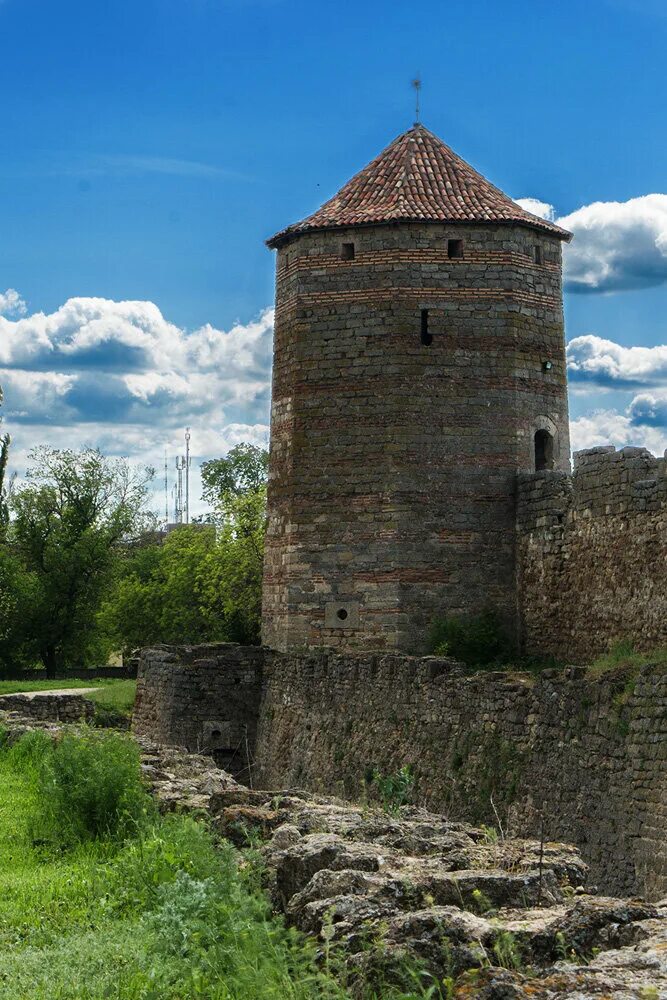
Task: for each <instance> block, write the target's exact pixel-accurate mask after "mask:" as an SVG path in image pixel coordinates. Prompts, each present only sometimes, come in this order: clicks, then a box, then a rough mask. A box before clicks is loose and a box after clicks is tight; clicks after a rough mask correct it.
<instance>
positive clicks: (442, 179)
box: [267, 124, 571, 247]
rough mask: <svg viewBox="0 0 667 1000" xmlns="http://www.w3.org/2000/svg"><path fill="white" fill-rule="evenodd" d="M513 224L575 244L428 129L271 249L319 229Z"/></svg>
mask: <svg viewBox="0 0 667 1000" xmlns="http://www.w3.org/2000/svg"><path fill="white" fill-rule="evenodd" d="M399 221H422V222H482V223H491V222H508V223H514V224H519V225H525V226H531V227H532V228H534V229H540V230H543V231H544V230H546V231H547V232H549V233H552V234H553V235H555V236H558V237H559V238H560V239H563V240H570V239H571V234H570V233H568V232H567V231H566V230H565V229H561V228H560V227H559V226H556V225H554V224H553V223H552V222H547V221H546V220H545V219H540V218H539V217H538V216H536V215H532V214H531V213H530V212H526V211H525V210H524V209H523V208H521V206H520V205H517V203H516V202H514V201H512V199H511V198H508V196H507V195H506V194H503V192H502V191H501V190H499V188H497V187H494V185H493V184H491V183H490V181H487V179H486V178H485V177H482V175H481V174H478V173H477V171H476V170H473V168H472V167H471V166H470V164H468V163H466V162H465V160H462V159H461V157H460V156H457V155H456V153H455V152H454V151H453V150H452V149H450V148H449V146H446V145H445V143H444V142H442V140H441V139H438V137H437V136H436V135H434V134H433V133H432V132H429V130H428V129H427V128H425V127H424V126H423V125H420V124H417V125H414V126H413V127H412V128H411V129H408V131H407V132H404V133H403V134H402V135H399V136H398V138H397V139H394V141H393V142H392V143H390V144H389V145H388V146H387V148H386V149H384V150H383V151H382V152H381V153H380V155H379V156H376V157H375V159H374V160H372V161H371V163H369V164H368V166H367V167H364V169H363V170H360V171H359V173H358V174H355V176H354V177H353V178H352V180H350V181H348V182H347V184H346V185H345V186H344V187H342V188H341V189H340V191H339V192H338V194H336V195H334V196H333V198H330V199H329V201H327V202H325V204H324V205H322V207H321V208H319V209H318V210H317V211H316V212H314V213H313V214H312V215H309V216H308V218H307V219H303V221H302V222H296V223H294V225H292V226H288V227H287V228H286V229H283V230H281V232H279V233H276V235H275V236H273V237H272V238H271V239H270V240H267V243H268V246H270V247H276V246H279V245H280V244H281V243H283V242H284V241H285V240H286V239H289V237H291V236H296V235H298V234H299V233H306V232H310V231H312V230H315V229H337V228H340V227H342V226H360V225H369V224H373V223H375V224H378V223H384V222H399Z"/></svg>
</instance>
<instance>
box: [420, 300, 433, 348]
mask: <svg viewBox="0 0 667 1000" xmlns="http://www.w3.org/2000/svg"><path fill="white" fill-rule="evenodd" d="M421 342H422V344H424V345H425V346H426V347H429V346H430V345H431V344H432V343H433V336H432V334H430V333H429V332H428V309H422V311H421Z"/></svg>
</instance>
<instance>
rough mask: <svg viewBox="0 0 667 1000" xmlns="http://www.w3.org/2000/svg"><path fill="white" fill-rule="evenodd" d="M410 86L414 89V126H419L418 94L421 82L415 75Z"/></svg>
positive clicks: (418, 76)
mask: <svg viewBox="0 0 667 1000" xmlns="http://www.w3.org/2000/svg"><path fill="white" fill-rule="evenodd" d="M412 86H413V87H414V88H415V125H419V92H420V90H421V89H422V80H421V77H420V75H419V73H417V76H416V77H415V78H414V80H413V81H412Z"/></svg>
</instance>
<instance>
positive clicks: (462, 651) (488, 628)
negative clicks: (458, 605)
mask: <svg viewBox="0 0 667 1000" xmlns="http://www.w3.org/2000/svg"><path fill="white" fill-rule="evenodd" d="M428 649H429V651H430V652H431V653H436V654H437V655H438V656H451V657H453V659H455V660H460V661H461V663H465V664H466V666H469V667H486V666H490V665H492V664H498V663H501V662H503V660H506V659H507V658H508V657H509V656H510V655H511V653H512V644H511V642H510V640H509V637H508V635H507V633H506V631H505V629H504V628H503V625H502V623H501V621H500V618H499V616H498V614H497V612H495V611H494V610H492V609H489V610H486V611H482V612H481V614H479V615H471V616H469V617H460V616H458V615H451V616H449V617H447V618H441V619H440V620H438V621H436V622H435V623H434V624H433V627H432V629H431V632H430V635H429V638H428Z"/></svg>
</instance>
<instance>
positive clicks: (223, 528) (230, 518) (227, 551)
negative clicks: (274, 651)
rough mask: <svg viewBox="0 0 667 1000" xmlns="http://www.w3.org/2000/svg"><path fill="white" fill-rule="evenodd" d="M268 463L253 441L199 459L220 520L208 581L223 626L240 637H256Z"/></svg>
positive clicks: (206, 491)
mask: <svg viewBox="0 0 667 1000" xmlns="http://www.w3.org/2000/svg"><path fill="white" fill-rule="evenodd" d="M268 467H269V453H268V451H266V449H264V448H258V447H257V446H256V445H252V444H239V445H236V447H235V448H232V449H231V451H230V452H229V453H228V455H227V456H226V457H225V458H218V459H214V460H213V461H210V462H204V463H203V464H202V482H203V486H204V488H203V495H204V499H205V500H208V502H209V503H211V504H212V505H213V509H214V518H215V519H216V520H217V522H218V525H219V535H218V561H217V567H216V574H215V582H214V583H212V586H214V587H216V588H217V590H218V592H219V594H220V598H221V601H222V603H223V607H224V613H225V617H226V621H227V625H228V628H229V629H230V630H231V631H232V632H233V633H234V637H236V635H238V636H240V637H242V638H239V641H245V642H259V633H260V623H261V610H262V572H263V568H264V536H265V533H266V480H267V474H268ZM230 637H231V636H230Z"/></svg>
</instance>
